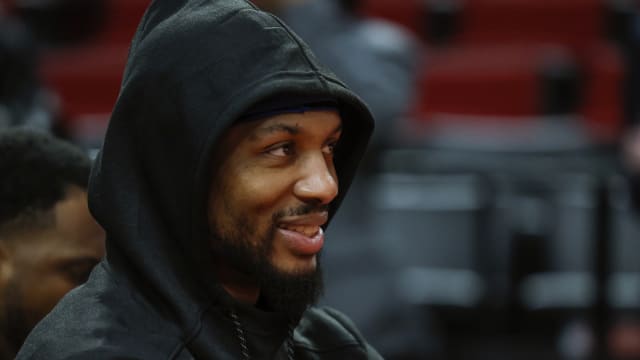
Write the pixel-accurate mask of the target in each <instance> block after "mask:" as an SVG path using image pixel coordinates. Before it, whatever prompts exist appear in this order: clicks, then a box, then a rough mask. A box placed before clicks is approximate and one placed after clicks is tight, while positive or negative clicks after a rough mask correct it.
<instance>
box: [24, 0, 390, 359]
mask: <svg viewBox="0 0 640 360" xmlns="http://www.w3.org/2000/svg"><path fill="white" fill-rule="evenodd" d="M372 130H373V119H372V117H371V114H370V112H369V111H368V109H367V107H366V106H365V105H364V103H363V102H362V101H361V100H360V99H359V98H358V97H357V96H356V95H355V94H353V93H352V92H351V91H350V90H349V89H348V88H347V87H346V86H345V85H344V84H343V83H342V82H341V81H340V80H338V79H337V78H336V77H335V76H334V75H333V74H332V73H331V72H330V71H328V70H327V69H325V68H323V67H322V66H321V65H319V64H318V63H317V61H316V60H315V58H314V56H313V55H312V54H311V52H310V51H309V49H308V47H307V46H306V45H305V44H304V43H303V42H302V41H301V40H300V39H299V38H298V37H297V36H296V35H295V34H293V33H292V32H291V31H290V30H289V29H288V28H287V27H286V26H285V25H284V24H283V23H282V22H281V21H280V20H279V19H277V18H276V17H274V16H272V15H270V14H267V13H264V12H261V11H259V10H258V9H256V8H255V7H254V6H253V5H251V4H250V3H249V2H247V1H245V0H209V1H203V0H198V1H196V0H193V1H189V0H182V1H178V0H164V1H162V0H156V1H154V2H153V3H152V4H151V5H150V7H149V9H148V10H147V12H146V14H145V16H144V17H143V19H142V22H141V24H140V26H139V28H138V32H137V33H136V35H135V37H134V40H133V43H132V46H131V50H130V54H129V60H128V63H127V68H126V70H125V74H124V78H123V83H122V88H121V92H120V96H119V98H118V101H117V103H116V105H115V108H114V111H113V114H112V118H111V122H110V124H109V129H108V132H107V136H106V138H105V141H104V144H103V148H102V150H101V152H100V155H99V157H98V159H97V162H96V164H95V166H94V169H93V172H92V175H91V181H90V190H89V203H90V209H91V210H92V212H93V214H94V216H95V217H96V219H97V220H98V221H99V223H100V224H101V225H102V226H103V227H104V228H105V230H106V232H107V256H106V259H105V260H104V261H102V262H101V263H100V264H99V265H98V266H97V267H96V268H95V270H94V271H93V273H92V274H91V277H90V278H89V281H88V282H87V283H86V285H84V286H82V287H80V288H77V289H76V290H75V291H73V292H71V293H70V294H69V295H68V296H66V297H65V298H64V299H63V300H62V301H61V302H60V303H59V304H58V306H56V308H55V309H54V310H53V311H52V312H51V313H50V314H49V315H48V316H47V317H46V318H45V319H44V320H43V321H42V322H41V323H40V324H39V325H38V326H37V327H36V329H35V330H34V331H33V332H32V333H31V334H30V336H29V338H28V339H27V341H26V342H25V345H24V346H23V348H22V349H21V351H20V353H19V354H18V359H47V360H51V359H124V358H126V359H223V360H224V359H379V358H380V356H379V355H378V354H377V353H376V351H375V350H373V349H372V348H371V347H370V346H369V345H368V344H367V343H366V342H365V341H364V340H363V339H362V337H361V336H360V335H359V333H358V331H357V330H356V329H355V327H354V326H353V325H352V323H351V322H350V321H349V320H348V319H347V318H346V317H345V316H344V315H342V314H340V313H338V312H337V311H335V310H332V309H328V308H314V307H310V305H311V304H312V303H313V301H314V300H315V299H316V298H317V296H318V294H319V293H320V290H321V284H322V281H321V276H320V274H321V273H320V270H319V258H318V255H319V252H320V249H321V248H322V246H323V243H324V235H323V233H324V228H325V227H326V226H327V223H328V222H329V220H330V219H331V218H332V217H333V215H334V214H335V212H336V210H337V208H338V205H339V203H340V201H341V200H342V198H343V197H344V194H345V193H346V190H347V188H348V187H349V183H350V182H351V179H352V177H353V175H354V173H355V170H356V167H357V164H358V162H359V161H360V159H361V157H362V155H363V153H364V151H365V148H366V144H367V142H368V139H369V136H370V135H371V132H372ZM338 184H339V188H338ZM363 296H366V294H363ZM363 301H366V300H365V299H364V298H363Z"/></svg>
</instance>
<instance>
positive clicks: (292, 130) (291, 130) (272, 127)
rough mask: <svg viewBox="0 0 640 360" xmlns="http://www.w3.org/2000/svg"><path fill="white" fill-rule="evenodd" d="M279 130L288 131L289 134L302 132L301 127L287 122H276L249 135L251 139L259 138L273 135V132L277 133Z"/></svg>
mask: <svg viewBox="0 0 640 360" xmlns="http://www.w3.org/2000/svg"><path fill="white" fill-rule="evenodd" d="M277 132H286V133H288V134H291V135H297V134H299V133H300V129H299V128H298V126H297V125H296V126H291V125H287V124H282V123H276V124H273V125H269V126H265V127H261V128H258V129H256V130H255V131H254V132H253V133H252V134H251V136H250V137H249V139H251V140H259V139H261V138H263V137H265V136H267V135H271V134H273V133H277Z"/></svg>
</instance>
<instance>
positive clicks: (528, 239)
mask: <svg viewBox="0 0 640 360" xmlns="http://www.w3.org/2000/svg"><path fill="white" fill-rule="evenodd" d="M255 3H256V4H257V5H258V6H260V7H262V8H264V9H265V10H268V11H271V12H273V13H275V14H277V15H278V16H279V17H281V18H282V19H283V20H284V21H285V23H287V24H288V25H290V26H291V27H292V28H293V29H294V30H295V31H296V32H297V33H298V34H300V35H301V36H302V38H303V39H305V40H306V41H307V42H308V43H309V45H310V46H311V48H312V49H313V50H314V51H315V52H316V54H317V56H318V57H319V58H320V60H321V61H322V62H324V63H326V64H328V66H329V67H330V68H331V69H333V70H334V71H335V72H336V73H337V75H338V76H339V77H341V78H343V79H344V80H345V81H346V82H347V84H348V85H349V86H351V87H352V88H353V89H354V90H355V91H356V92H357V93H359V94H360V95H361V96H362V97H363V98H364V100H365V101H367V102H368V103H369V105H370V106H371V108H372V110H373V112H374V114H375V115H376V118H377V122H378V124H377V130H376V134H375V136H374V140H373V143H372V146H371V150H370V151H369V154H368V157H367V159H366V161H365V164H364V165H363V167H362V169H361V171H360V174H359V177H358V179H356V182H355V183H354V185H353V186H352V189H351V190H350V195H349V197H347V200H348V201H346V202H345V204H344V206H343V207H342V209H341V210H340V212H339V214H338V216H337V217H336V219H335V220H334V223H333V224H332V225H331V227H330V229H329V234H328V243H327V245H328V246H327V249H326V252H325V253H324V254H323V255H324V265H325V266H324V267H325V272H326V274H327V291H326V297H325V299H324V300H323V301H324V302H325V303H328V304H330V305H332V306H335V307H337V308H339V309H340V310H343V311H344V312H346V313H347V314H349V315H350V316H351V317H352V318H353V319H354V321H355V322H356V323H357V324H358V325H359V327H360V328H361V330H362V332H363V333H364V334H365V336H366V337H367V338H368V339H369V340H370V341H371V342H372V344H373V345H374V346H375V347H376V348H378V349H379V350H380V352H381V353H382V354H383V355H384V356H385V358H387V359H465V360H466V359H470V360H471V359H496V360H500V359H536V360H537V359H640V214H639V213H638V202H639V201H638V199H639V198H640V196H639V193H640V192H639V191H638V188H640V176H639V174H640V114H639V113H640V101H638V99H639V97H638V96H639V93H640V88H639V86H640V79H639V77H640V56H639V54H638V51H639V48H640V3H639V2H637V1H634V0H556V1H542V0H289V1H287V0H256V1H255ZM148 4H149V0H0V72H1V74H2V76H1V77H0V127H3V126H28V127H35V128H40V129H44V130H45V131H50V132H53V133H54V134H56V135H58V136H59V137H62V138H65V139H68V140H71V141H73V142H74V143H76V144H78V145H80V146H82V147H84V148H85V149H87V150H89V151H97V149H98V148H99V146H100V143H101V141H102V137H103V136H104V133H105V131H106V127H107V124H108V119H109V115H110V111H111V109H112V107H113V104H114V102H115V100H116V98H117V95H118V91H119V87H120V80H121V76H122V71H123V68H124V64H125V61H126V56H127V51H128V46H129V42H130V40H131V37H132V35H133V33H134V32H135V29H136V26H137V24H138V22H139V20H140V18H141V16H142V14H143V12H144V10H145V9H146V7H147V6H148Z"/></svg>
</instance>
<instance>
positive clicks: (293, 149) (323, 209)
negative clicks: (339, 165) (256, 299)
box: [208, 111, 342, 293]
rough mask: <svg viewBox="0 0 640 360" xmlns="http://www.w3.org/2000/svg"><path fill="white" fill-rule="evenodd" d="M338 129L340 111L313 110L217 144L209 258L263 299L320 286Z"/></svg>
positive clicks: (249, 127) (233, 132)
mask: <svg viewBox="0 0 640 360" xmlns="http://www.w3.org/2000/svg"><path fill="white" fill-rule="evenodd" d="M341 125H342V121H341V119H340V116H339V115H338V114H337V112H333V111H310V112H305V113H292V114H281V115H276V116H273V117H270V118H266V119H264V120H260V121H252V122H246V123H239V124H236V125H234V126H232V127H231V128H230V129H229V130H227V132H226V133H225V134H224V135H223V136H222V137H221V143H220V144H219V145H218V147H217V149H216V156H217V157H214V167H215V168H214V171H213V174H212V176H213V178H212V179H213V180H212V185H211V190H210V195H209V212H208V218H209V226H210V229H211V232H212V235H213V240H212V247H213V251H214V254H215V255H216V257H217V261H223V262H226V263H228V266H230V267H232V268H233V269H234V270H235V271H238V272H240V273H242V274H244V275H247V276H250V277H253V278H254V279H256V280H257V281H258V282H260V287H261V291H262V292H263V293H264V291H265V290H268V289H267V288H270V287H272V285H274V283H281V284H282V285H283V286H284V287H285V288H286V287H287V283H288V282H290V283H292V284H293V283H296V281H302V285H300V286H302V287H303V288H304V287H307V288H308V287H309V286H313V284H310V283H312V282H313V281H314V280H313V279H316V280H317V277H318V273H319V271H318V253H319V252H320V250H321V249H322V245H323V242H324V235H323V230H322V226H323V225H324V224H325V223H326V222H327V219H328V205H329V204H330V203H331V201H332V200H333V199H334V198H335V197H336V195H337V194H338V182H337V176H336V170H335V167H334V163H333V150H334V147H335V145H336V143H337V142H338V140H339V138H340V134H341ZM305 279H306V280H305ZM304 284H306V285H304ZM307 290H309V289H307Z"/></svg>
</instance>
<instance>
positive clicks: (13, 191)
mask: <svg viewBox="0 0 640 360" xmlns="http://www.w3.org/2000/svg"><path fill="white" fill-rule="evenodd" d="M89 166H90V161H89V159H88V157H87V156H86V155H85V154H84V153H83V151H82V150H80V149H77V148H75V147H74V146H72V145H70V144H68V143H66V142H63V141H61V140H58V139H55V138H53V137H52V136H49V135H45V134H43V133H39V132H34V131H31V130H25V129H9V130H7V129H5V130H2V129H0V359H3V360H4V359H14V358H15V355H16V353H17V351H18V349H19V348H20V346H21V345H22V343H23V341H24V339H25V338H26V337H27V334H28V333H29V331H31V329H32V328H33V326H35V324H36V323H37V322H38V321H39V320H40V319H42V318H43V317H44V316H45V315H46V314H47V313H48V312H49V311H50V310H51V309H52V308H53V306H54V305H55V304H56V303H57V302H58V300H60V298H62V296H63V295H65V294H66V293H67V292H68V291H69V290H71V289H72V288H74V287H76V286H78V285H80V284H81V283H83V282H84V281H85V280H86V279H87V277H88V276H89V272H90V271H91V270H92V268H93V266H94V265H95V264H97V263H98V261H99V260H100V258H101V257H102V256H103V255H104V232H103V231H102V229H101V228H100V227H99V226H98V224H97V223H96V222H95V220H94V219H93V218H92V217H91V215H90V214H89V209H88V206H87V192H86V187H87V182H88V178H89Z"/></svg>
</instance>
